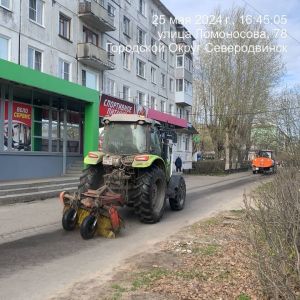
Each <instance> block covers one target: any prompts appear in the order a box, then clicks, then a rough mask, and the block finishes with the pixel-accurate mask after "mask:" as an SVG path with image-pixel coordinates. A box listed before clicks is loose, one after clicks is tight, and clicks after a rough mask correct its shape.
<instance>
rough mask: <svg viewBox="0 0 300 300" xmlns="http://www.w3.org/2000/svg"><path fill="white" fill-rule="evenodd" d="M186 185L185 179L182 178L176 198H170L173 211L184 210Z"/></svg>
mask: <svg viewBox="0 0 300 300" xmlns="http://www.w3.org/2000/svg"><path fill="white" fill-rule="evenodd" d="M185 198H186V185H185V181H184V179H183V177H181V178H180V180H179V184H178V187H177V190H176V191H175V197H174V198H169V203H170V207H171V209H172V210H177V211H178V210H182V209H183V208H184V205H185Z"/></svg>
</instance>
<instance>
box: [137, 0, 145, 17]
mask: <svg viewBox="0 0 300 300" xmlns="http://www.w3.org/2000/svg"><path fill="white" fill-rule="evenodd" d="M139 13H141V14H142V15H144V16H146V3H145V0H139Z"/></svg>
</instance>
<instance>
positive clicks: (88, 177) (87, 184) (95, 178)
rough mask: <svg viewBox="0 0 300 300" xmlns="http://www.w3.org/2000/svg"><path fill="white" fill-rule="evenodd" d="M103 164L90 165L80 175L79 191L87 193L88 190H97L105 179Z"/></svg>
mask: <svg viewBox="0 0 300 300" xmlns="http://www.w3.org/2000/svg"><path fill="white" fill-rule="evenodd" d="M103 174H104V170H103V165H102V164H98V165H95V166H94V165H90V166H88V167H87V168H86V169H85V170H83V174H82V176H81V177H80V183H79V186H78V192H79V193H80V194H81V193H85V192H86V191H87V190H89V189H90V190H96V189H98V188H99V187H101V185H103V183H104V179H103Z"/></svg>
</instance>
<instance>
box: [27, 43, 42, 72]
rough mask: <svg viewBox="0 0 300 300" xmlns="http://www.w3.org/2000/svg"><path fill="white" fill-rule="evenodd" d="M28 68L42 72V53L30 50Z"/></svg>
mask: <svg viewBox="0 0 300 300" xmlns="http://www.w3.org/2000/svg"><path fill="white" fill-rule="evenodd" d="M28 67H29V68H31V69H34V70H37V71H42V52H40V51H38V50H36V49H34V48H30V47H29V48H28Z"/></svg>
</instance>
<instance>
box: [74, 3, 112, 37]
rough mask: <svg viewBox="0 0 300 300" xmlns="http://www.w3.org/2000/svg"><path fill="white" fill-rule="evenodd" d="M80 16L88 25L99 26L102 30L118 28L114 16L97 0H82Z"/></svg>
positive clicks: (98, 28)
mask: <svg viewBox="0 0 300 300" xmlns="http://www.w3.org/2000/svg"><path fill="white" fill-rule="evenodd" d="M78 17H79V18H80V19H81V20H82V21H83V22H85V23H86V24H87V25H90V26H91V27H94V28H97V30H99V31H101V32H106V31H113V30H116V27H115V26H114V16H113V15H112V14H110V13H109V12H108V10H107V9H106V8H105V7H103V6H102V5H101V4H99V3H98V2H96V1H95V0H90V1H88V0H81V1H80V2H79V12H78Z"/></svg>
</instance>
